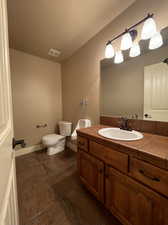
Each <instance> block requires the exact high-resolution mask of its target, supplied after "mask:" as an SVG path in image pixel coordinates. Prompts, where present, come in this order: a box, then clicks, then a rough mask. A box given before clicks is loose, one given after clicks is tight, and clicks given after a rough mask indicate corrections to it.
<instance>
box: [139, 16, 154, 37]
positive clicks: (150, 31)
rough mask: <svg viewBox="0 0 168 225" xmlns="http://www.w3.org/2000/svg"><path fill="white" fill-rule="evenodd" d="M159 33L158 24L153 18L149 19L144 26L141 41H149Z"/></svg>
mask: <svg viewBox="0 0 168 225" xmlns="http://www.w3.org/2000/svg"><path fill="white" fill-rule="evenodd" d="M156 32H157V30H156V23H155V21H154V19H153V18H152V17H150V18H148V19H147V20H146V21H145V22H144V25H143V28H142V33H141V39H142V40H147V39H150V38H151V37H153V35H154V34H155V33H156Z"/></svg>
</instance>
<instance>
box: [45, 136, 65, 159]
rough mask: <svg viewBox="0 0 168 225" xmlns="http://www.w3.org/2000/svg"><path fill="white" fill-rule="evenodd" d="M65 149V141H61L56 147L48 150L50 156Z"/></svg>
mask: <svg viewBox="0 0 168 225" xmlns="http://www.w3.org/2000/svg"><path fill="white" fill-rule="evenodd" d="M64 149H65V139H63V140H61V141H59V142H58V143H57V144H56V145H54V146H50V147H48V148H47V154H48V155H55V154H57V153H59V152H62V151H64Z"/></svg>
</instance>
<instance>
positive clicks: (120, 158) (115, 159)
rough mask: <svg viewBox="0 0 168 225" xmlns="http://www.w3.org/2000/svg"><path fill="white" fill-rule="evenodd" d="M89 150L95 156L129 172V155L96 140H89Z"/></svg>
mask: <svg viewBox="0 0 168 225" xmlns="http://www.w3.org/2000/svg"><path fill="white" fill-rule="evenodd" d="M89 152H90V153H91V154H92V155H94V156H95V157H97V158H99V159H101V160H102V161H105V162H106V163H107V164H109V165H111V166H113V167H114V168H116V169H118V170H120V171H122V172H124V173H127V172H128V155H127V154H125V153H122V152H118V151H116V150H113V149H112V148H109V147H106V146H103V145H101V144H99V143H96V142H95V141H90V142H89Z"/></svg>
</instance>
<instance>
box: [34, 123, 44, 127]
mask: <svg viewBox="0 0 168 225" xmlns="http://www.w3.org/2000/svg"><path fill="white" fill-rule="evenodd" d="M45 127H47V124H46V123H45V124H38V125H36V128H45Z"/></svg>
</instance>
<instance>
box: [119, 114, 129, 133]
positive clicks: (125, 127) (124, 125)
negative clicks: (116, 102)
mask: <svg viewBox="0 0 168 225" xmlns="http://www.w3.org/2000/svg"><path fill="white" fill-rule="evenodd" d="M128 123H129V119H128V118H126V117H121V125H120V129H122V130H128V131H131V130H132V129H131V128H130V127H129V125H128Z"/></svg>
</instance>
